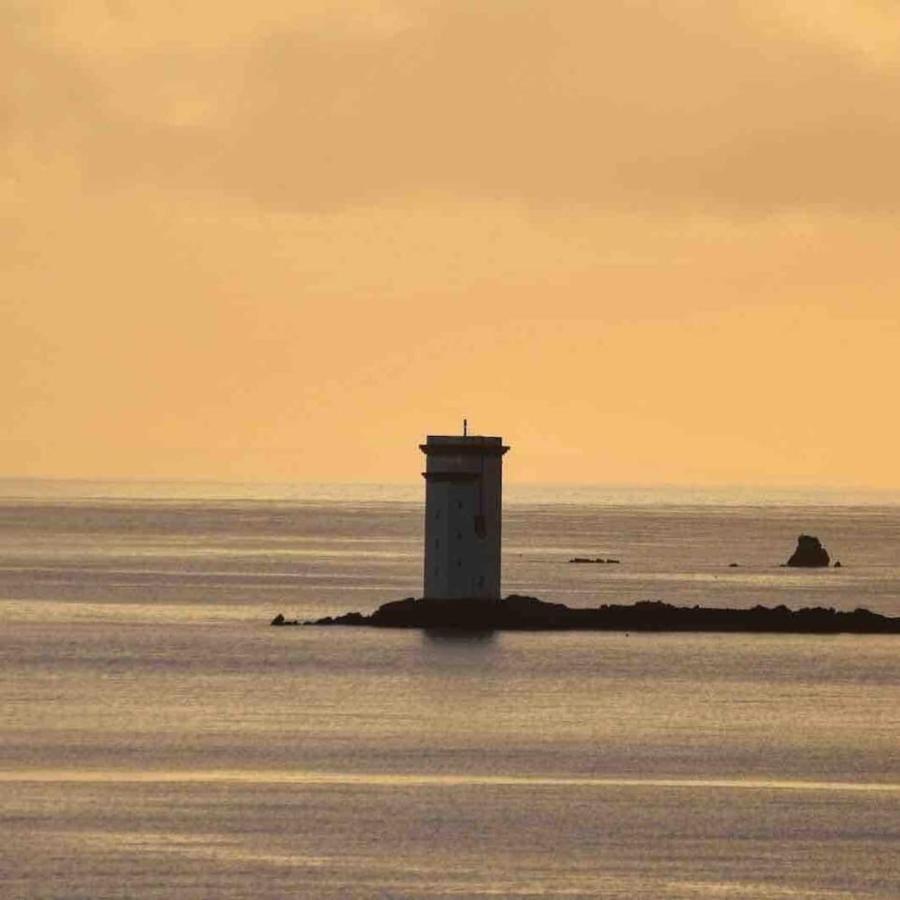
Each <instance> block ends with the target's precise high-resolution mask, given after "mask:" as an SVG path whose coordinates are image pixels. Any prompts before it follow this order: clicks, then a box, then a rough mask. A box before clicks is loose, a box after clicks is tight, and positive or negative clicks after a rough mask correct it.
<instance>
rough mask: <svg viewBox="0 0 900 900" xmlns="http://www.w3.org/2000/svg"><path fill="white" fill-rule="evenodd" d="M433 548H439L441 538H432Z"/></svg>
mask: <svg viewBox="0 0 900 900" xmlns="http://www.w3.org/2000/svg"><path fill="white" fill-rule="evenodd" d="M434 549H435V550H440V549H441V539H440V538H435V539H434Z"/></svg>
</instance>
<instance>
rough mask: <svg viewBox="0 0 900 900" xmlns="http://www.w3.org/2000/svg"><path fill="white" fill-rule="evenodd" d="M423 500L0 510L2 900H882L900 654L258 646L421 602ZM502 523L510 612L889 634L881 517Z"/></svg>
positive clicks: (843, 640)
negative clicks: (805, 562)
mask: <svg viewBox="0 0 900 900" xmlns="http://www.w3.org/2000/svg"><path fill="white" fill-rule="evenodd" d="M419 491H420V489H417V490H413V489H395V488H381V487H376V486H372V487H366V488H353V489H346V488H344V489H341V488H334V487H315V488H308V487H307V488H290V489H285V488H277V489H276V488H273V487H271V486H270V487H263V488H259V487H242V486H237V487H236V486H216V485H206V486H192V485H174V486H173V485H166V486H159V485H157V486H148V485H144V486H121V485H109V484H106V485H103V484H100V485H85V484H73V483H65V482H63V483H58V484H55V485H54V484H50V485H47V484H39V483H32V484H22V483H7V484H5V485H3V484H0V494H4V495H5V498H6V499H3V500H0V654H2V657H0V665H2V669H0V673H2V682H0V702H2V707H0V708H2V711H3V719H2V738H0V816H2V826H3V827H2V840H0V895H2V896H4V897H5V896H9V897H85V898H88V897H90V898H94V897H98V898H101V897H169V896H178V897H264V898H267V897H272V898H274V897H284V896H327V897H352V896H364V897H367V896H474V895H485V894H487V895H494V896H516V895H520V896H537V895H542V894H544V895H553V894H565V895H574V896H605V897H648V898H650V897H684V898H695V897H727V898H736V897H779V898H780V897H808V898H819V897H825V898H828V897H866V896H871V897H884V898H888V897H889V898H896V897H897V896H900V678H898V659H900V656H898V654H900V639H898V638H893V637H885V636H848V635H844V636H833V637H811V636H775V635H715V634H709V635H706V634H705V635H665V634H660V635H647V634H643V635H635V634H632V635H625V634H613V633H609V634H606V633H598V634H590V633H571V634H497V635H493V636H486V637H485V636H483V637H480V638H477V639H469V640H465V639H457V640H452V639H448V638H447V637H446V636H440V635H429V634H423V633H420V632H381V631H368V630H364V629H273V628H269V627H268V624H267V623H268V621H269V619H270V618H271V617H272V615H274V614H275V613H276V612H279V611H283V612H285V613H286V614H288V615H291V616H295V615H296V616H301V617H306V616H317V615H325V614H329V613H334V612H343V611H346V610H351V609H359V610H363V611H367V610H370V609H372V608H374V607H375V606H376V605H377V604H378V603H380V602H383V601H385V600H389V599H395V598H398V597H403V596H411V595H415V594H417V593H419V592H420V580H421V558H420V546H419V545H420V542H421V532H422V522H421V517H422V516H421V512H422V511H421V506H420V503H421V497H420V493H419ZM508 501H509V502H508V504H507V507H506V515H505V521H504V526H505V533H504V539H505V551H506V555H505V572H504V589H505V591H507V592H513V591H515V592H526V593H531V594H536V595H538V596H541V597H543V598H546V599H551V600H562V601H563V602H566V603H569V604H570V605H597V604H599V603H604V602H632V601H634V600H639V599H660V600H666V601H669V602H673V603H678V604H690V605H693V604H694V603H701V604H704V605H716V606H726V605H728V606H749V605H753V604H755V603H765V604H767V605H775V604H777V603H786V604H787V605H789V606H798V605H824V606H834V607H837V608H841V609H853V608H855V607H856V606H867V607H869V608H871V609H873V610H876V611H879V612H884V613H889V614H892V615H900V507H898V506H897V505H895V504H894V502H893V500H891V499H889V500H885V499H884V498H869V497H853V498H847V497H824V498H823V497H822V496H808V495H790V494H782V495H774V496H773V495H769V496H767V497H758V496H755V495H752V494H749V495H748V494H747V493H743V494H741V493H735V492H731V493H728V492H725V493H722V494H719V495H715V494H709V493H707V494H705V495H691V494H690V493H688V492H680V493H679V492H668V493H667V492H658V493H656V494H655V495H654V494H653V493H652V492H648V491H637V490H634V491H631V492H630V493H629V492H623V491H613V490H611V491H605V492H604V491H603V490H601V489H591V490H585V491H578V490H576V489H565V491H563V490H561V489H542V490H541V489H529V490H523V489H520V490H519V491H518V492H517V491H516V490H515V489H513V490H511V491H510V492H509V497H508ZM826 501H827V502H826ZM851 503H852V505H848V504H851ZM801 531H806V532H810V533H813V534H816V535H818V536H819V537H820V538H822V540H823V542H824V543H825V545H826V546H827V547H828V549H829V550H830V551H831V552H832V554H833V556H835V557H837V558H839V559H841V561H842V562H843V563H844V567H843V568H842V569H838V570H834V569H829V570H826V571H815V572H805V573H804V572H794V571H790V570H785V569H782V568H780V567H779V563H780V562H783V561H784V559H786V558H787V556H788V555H789V554H790V552H791V551H792V549H793V547H794V544H795V541H796V536H797V534H799V533H800V532H801ZM575 555H590V556H603V557H615V558H618V559H621V564H620V565H618V566H574V565H569V564H568V563H567V560H568V559H569V558H570V557H572V556H575ZM731 562H738V563H739V564H740V567H739V568H736V569H735V568H729V565H728V564H729V563H731Z"/></svg>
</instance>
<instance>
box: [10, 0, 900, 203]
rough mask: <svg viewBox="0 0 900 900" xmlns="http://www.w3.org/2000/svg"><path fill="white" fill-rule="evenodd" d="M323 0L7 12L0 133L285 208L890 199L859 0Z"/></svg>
mask: <svg viewBox="0 0 900 900" xmlns="http://www.w3.org/2000/svg"><path fill="white" fill-rule="evenodd" d="M345 5H346V7H347V9H346V10H345V12H346V15H345V16H343V17H342V18H340V17H339V18H336V17H334V16H333V15H332V16H331V17H330V18H329V17H328V16H326V15H325V14H324V13H323V12H322V9H321V8H319V9H313V10H312V11H310V10H304V12H303V13H302V14H301V13H296V12H295V13H294V18H293V19H292V18H291V16H290V15H289V10H288V9H287V8H286V7H285V6H284V4H273V3H268V4H266V3H262V4H261V5H260V9H259V13H258V15H257V16H256V18H252V17H248V18H246V19H244V20H242V23H235V22H233V21H231V20H226V24H228V23H229V22H230V25H229V27H227V28H225V27H224V26H222V28H220V29H219V31H218V32H216V31H215V30H214V31H213V34H214V35H216V36H217V40H218V43H214V42H211V41H210V40H208V39H207V40H204V36H203V31H202V29H203V22H204V20H205V17H204V16H202V15H200V14H199V12H198V6H194V7H193V9H192V13H191V15H190V17H189V18H184V19H183V21H182V25H183V30H182V31H180V32H176V31H175V23H176V22H178V21H179V20H178V19H173V18H172V17H171V16H169V18H163V19H162V20H160V21H158V22H157V23H156V25H157V27H158V28H159V29H160V30H159V31H158V44H156V45H148V43H147V41H146V39H144V41H143V42H139V43H137V44H136V45H135V46H132V45H129V44H126V43H124V40H125V39H124V36H123V33H121V32H118V31H116V32H114V34H117V35H119V38H118V40H120V41H121V42H122V43H121V44H119V45H117V44H116V42H115V40H112V41H111V39H110V36H109V33H108V32H102V33H103V34H104V35H105V37H104V38H103V40H102V41H99V40H98V43H97V44H96V46H92V45H91V44H90V42H89V41H88V42H86V43H83V44H82V45H80V46H76V45H74V44H73V43H72V42H71V41H69V42H64V41H61V40H60V37H59V33H60V30H59V28H58V27H56V26H54V27H44V28H43V30H41V29H40V28H30V29H25V28H24V27H23V26H21V25H19V27H18V28H16V29H15V33H16V34H17V35H18V37H19V41H18V48H17V57H16V58H15V64H16V65H17V66H19V67H21V70H22V72H23V73H24V74H23V76H22V79H20V84H19V89H18V101H17V103H16V104H15V107H14V110H13V114H11V115H9V116H8V120H9V122H10V123H11V125H10V127H11V129H12V138H13V139H17V140H22V139H23V137H24V138H25V139H28V140H30V141H31V142H32V143H33V144H35V145H36V149H35V152H36V153H39V154H41V155H47V154H50V155H51V156H53V157H55V158H57V159H59V160H60V161H61V162H62V161H65V162H66V163H67V164H69V165H73V166H75V167H77V168H78V170H79V171H80V172H81V173H82V175H83V177H84V178H85V179H86V183H87V185H88V187H89V189H91V190H109V189H121V188H122V187H123V186H125V187H127V186H129V185H135V184H140V185H144V186H146V185H148V184H153V185H157V186H159V187H162V188H165V189H174V190H196V189H199V190H204V191H220V192H227V193H230V194H233V195H235V196H239V197H243V198H248V199H252V200H253V201H255V202H258V203H261V204H265V205H268V206H275V207H285V208H289V209H297V210H315V209H322V208H327V207H333V206H341V205H352V204H358V203H372V202H378V201H379V199H382V198H392V197H398V196H406V195H410V194H415V193H417V192H427V191H437V192H441V193H453V194H456V195H460V196H473V197H492V198H504V199H513V200H522V201H525V202H528V203H537V204H573V203H579V204H586V205H589V206H593V207H605V208H612V209H623V208H624V209H628V210H635V209H649V210H653V209H660V208H666V209H673V208H674V209H681V208H691V209H713V210H720V211H725V212H726V213H728V214H731V213H736V214H737V213H740V214H743V213H747V212H750V213H753V214H756V213H765V212H769V211H771V210H773V209H796V208H828V209H831V210H846V211H852V212H854V213H858V212H860V211H866V210H872V211H880V212H884V211H893V210H894V209H895V208H896V204H897V202H898V200H900V182H898V181H897V179H896V178H894V177H892V170H893V160H895V159H896V158H897V157H898V156H900V120H898V116H897V114H896V109H897V108H900V74H898V72H897V70H896V68H895V67H893V66H889V65H883V64H881V58H880V57H878V56H877V55H875V56H873V55H871V54H868V55H867V54H866V53H864V52H861V51H860V49H859V48H860V46H861V42H862V44H864V43H865V42H864V40H863V38H861V37H858V35H859V34H869V33H871V30H870V32H865V31H864V30H860V29H862V28H863V25H865V24H866V23H867V22H870V21H871V15H872V12H871V10H869V13H867V16H868V18H866V17H862V18H860V19H859V20H858V22H857V24H858V25H859V28H858V29H857V30H856V31H855V32H854V31H852V30H851V32H850V33H852V34H855V35H857V37H858V39H857V40H856V42H855V44H854V45H853V46H848V45H841V44H839V43H838V42H837V41H836V40H835V30H836V29H835V26H834V22H835V21H836V20H835V17H834V14H832V15H831V16H830V18H828V19H827V20H823V22H822V28H820V29H818V30H815V29H808V30H807V31H806V32H804V31H802V30H801V29H799V28H798V27H797V25H796V23H797V21H799V20H798V18H797V9H798V4H797V3H796V2H795V3H793V4H792V5H790V9H792V10H793V11H794V13H795V15H794V17H793V18H791V17H785V16H776V15H774V14H773V15H769V16H765V15H762V14H761V13H760V10H761V9H762V10H765V9H766V7H765V5H762V6H760V5H759V4H756V5H755V6H754V7H752V10H753V11H752V12H748V11H747V10H748V9H751V7H746V8H745V7H744V6H743V4H741V3H739V2H731V3H722V2H718V3H706V2H701V3H696V2H692V3H687V2H672V3H667V4H656V3H650V2H631V3H625V2H618V3H603V4H597V3H587V2H561V3H554V4H549V3H534V2H531V3H529V2H512V0H494V2H490V3H484V2H479V3H475V2H459V0H454V2H443V0H432V2H430V3H424V4H422V3H417V4H406V3H400V4H395V5H393V6H389V5H387V4H380V5H379V6H378V15H376V14H375V12H374V11H373V7H372V4H368V5H361V6H359V7H356V8H357V10H358V14H357V15H356V16H355V17H354V16H351V15H350V9H351V5H350V4H345ZM200 6H202V5H200ZM167 8H168V7H167ZM773 8H774V7H773ZM843 9H844V13H845V15H846V16H850V17H851V20H852V16H853V13H852V9H850V8H847V7H843ZM209 11H210V15H214V13H213V8H212V7H211V6H210V7H209ZM276 13H277V14H276ZM246 15H249V14H246ZM809 15H811V16H813V21H815V13H814V12H811V13H810V14H809ZM120 18H121V17H120ZM157 18H158V17H157ZM51 21H55V20H52V19H51ZM341 22H352V23H355V25H354V27H343V28H341V27H337V24H339V23H341ZM366 22H369V23H371V26H372V27H369V28H366V27H362V26H361V25H360V23H362V24H363V25H364V24H365V23H366ZM379 23H380V25H379ZM385 23H388V24H385ZM240 24H243V26H244V27H243V28H241V27H238V26H239V25H240ZM376 26H378V27H376ZM116 27H119V26H116ZM98 31H102V30H100V29H98ZM26 32H27V34H26ZM151 33H152V32H151ZM879 48H880V52H882V53H884V52H886V51H885V50H884V46H883V45H879ZM23 85H24V87H23Z"/></svg>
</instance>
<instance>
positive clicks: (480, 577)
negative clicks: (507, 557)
mask: <svg viewBox="0 0 900 900" xmlns="http://www.w3.org/2000/svg"><path fill="white" fill-rule="evenodd" d="M478 587H480V588H481V587H484V575H479V576H478Z"/></svg>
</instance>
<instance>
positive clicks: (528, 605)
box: [272, 594, 900, 634]
mask: <svg viewBox="0 0 900 900" xmlns="http://www.w3.org/2000/svg"><path fill="white" fill-rule="evenodd" d="M278 618H279V617H278V616H276V619H278ZM272 624H276V623H275V621H274V620H273V623H272ZM278 624H281V625H289V624H295V623H293V622H288V621H287V620H283V621H281V622H280V623H278ZM303 624H306V625H357V626H367V627H370V628H422V629H427V630H431V629H435V630H447V629H457V630H459V631H505V630H508V631H569V630H571V631H730V632H784V633H796V634H837V633H840V632H850V633H856V634H900V618H887V617H886V616H881V615H878V614H877V613H872V612H869V611H868V610H865V609H856V610H854V611H853V612H841V611H836V610H835V609H833V608H830V609H826V608H823V607H820V606H817V607H814V608H806V609H798V610H790V609H788V608H787V607H786V606H776V607H774V608H771V609H770V608H768V607H765V606H754V607H753V608H752V609H709V608H704V607H700V606H694V607H683V606H682V607H679V606H670V605H669V604H667V603H660V602H658V601H643V602H640V603H635V604H633V605H631V606H619V605H606V604H604V605H603V606H598V607H595V608H588V609H571V608H570V607H568V606H565V605H563V604H562V603H546V602H544V601H543V600H538V599H537V598H536V597H522V596H518V595H515V594H513V595H511V596H509V597H505V598H504V599H502V600H425V599H420V600H416V599H414V598H412V597H408V598H407V599H406V600H397V601H395V602H393V603H385V604H384V605H383V606H380V607H379V608H378V609H377V610H375V612H373V613H372V614H371V615H368V616H366V615H363V614H362V613H358V612H353V613H347V614H346V615H342V616H335V617H332V616H326V617H325V618H324V619H317V620H315V621H312V622H306V623H303Z"/></svg>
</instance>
